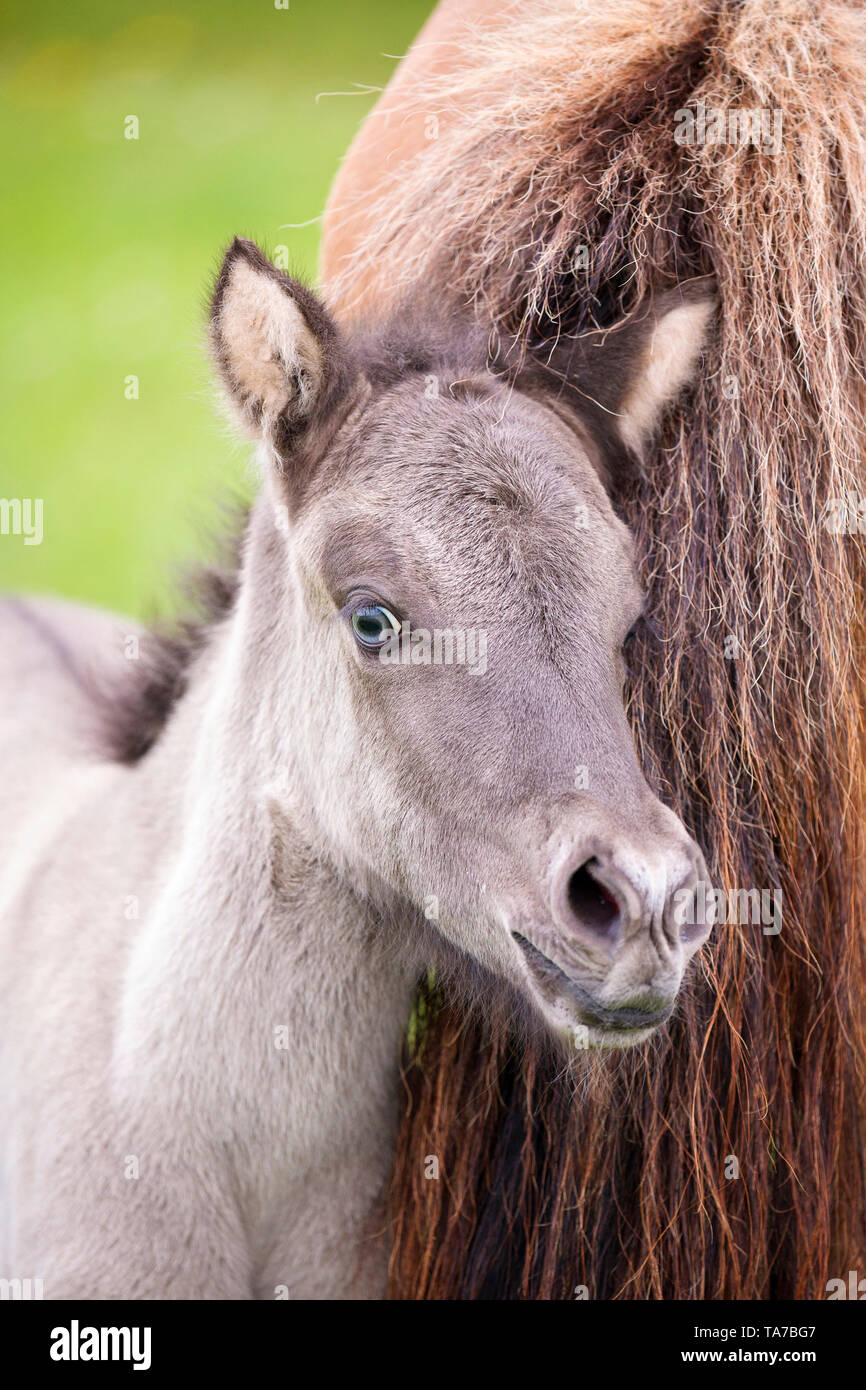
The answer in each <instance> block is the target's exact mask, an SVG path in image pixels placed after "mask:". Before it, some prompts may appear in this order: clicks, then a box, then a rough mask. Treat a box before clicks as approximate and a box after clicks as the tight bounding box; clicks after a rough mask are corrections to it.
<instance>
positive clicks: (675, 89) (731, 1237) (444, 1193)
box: [323, 0, 866, 1298]
mask: <svg viewBox="0 0 866 1390" xmlns="http://www.w3.org/2000/svg"><path fill="white" fill-rule="evenodd" d="M864 118H866V13H864V11H863V9H862V6H860V5H859V4H854V3H845V2H844V0H842V2H841V3H828V0H818V3H813V0H809V3H806V0H718V2H717V3H713V4H710V5H707V4H704V3H698V0H622V3H619V2H618V0H607V3H601V4H598V3H593V0H578V2H577V3H574V0H559V2H558V3H550V2H549V0H546V2H544V0H542V2H541V3H534V4H533V5H532V6H520V5H511V6H504V7H503V6H501V5H494V4H490V3H488V0H460V3H456V0H443V3H442V4H440V5H439V7H438V8H437V10H436V11H435V13H434V15H433V17H432V19H431V20H430V22H429V24H428V26H427V28H426V29H425V30H424V32H423V33H422V35H421V37H420V38H419V40H418V42H417V44H416V45H415V46H414V47H413V49H412V51H411V52H410V54H409V55H408V57H407V58H406V59H405V60H404V61H403V63H402V64H401V66H400V67H399V68H398V69H397V72H396V75H395V77H394V79H393V82H392V84H391V87H390V88H389V89H387V90H386V92H385V95H384V96H383V98H382V100H381V102H380V104H379V106H378V108H377V109H376V110H375V111H374V112H373V114H372V115H371V116H370V117H369V118H368V120H367V122H366V124H365V125H364V127H363V128H362V130H361V132H360V134H359V136H358V138H357V141H356V143H355V146H354V147H353V150H352V151H351V152H350V154H349V156H348V158H347V160H346V162H345V164H344V166H343V169H342V171H341V174H340V176H339V178H338V180H337V182H336V185H335V188H334V191H333V194H332V198H331V202H330V205H329V209H328V212H327V215H326V221H325V238H324V246H323V270H324V277H325V281H326V284H327V286H328V289H329V293H330V298H331V301H332V303H333V304H334V305H336V306H338V307H339V310H340V314H341V315H342V316H343V317H344V318H351V317H353V316H355V315H357V314H358V313H360V312H363V311H364V310H365V309H366V310H369V307H370V306H371V305H373V304H375V305H377V306H380V305H381V304H382V303H383V302H387V301H388V300H389V298H390V297H392V296H394V295H398V296H399V295H402V294H405V293H406V292H407V290H408V289H409V288H410V287H411V286H412V285H417V284H422V283H423V284H426V285H431V284H432V285H437V286H438V287H439V288H440V290H441V291H442V292H443V293H444V292H446V291H447V292H449V293H451V294H453V295H455V296H456V297H457V298H458V299H460V300H462V301H463V302H466V303H471V304H472V305H473V306H474V310H475V313H476V315H477V317H478V319H479V320H480V322H482V323H483V324H487V325H495V326H497V327H498V328H499V329H500V330H504V331H506V332H508V333H512V334H514V335H515V336H516V337H517V339H518V340H519V341H520V342H522V343H523V344H524V345H525V346H526V347H527V348H528V349H529V350H530V351H533V352H539V350H540V351H542V352H544V351H545V350H547V349H549V348H550V346H551V345H552V344H556V343H557V342H558V341H561V338H562V335H568V334H574V333H577V334H580V333H581V332H583V331H585V330H587V329H588V328H590V327H592V326H593V325H594V324H596V323H598V322H601V323H606V322H609V321H611V320H612V319H615V318H616V316H617V315H618V314H621V313H622V312H623V311H624V310H627V309H628V308H629V307H630V306H631V305H633V304H634V303H635V302H637V301H638V300H640V299H641V297H642V296H643V295H644V294H645V293H646V292H647V290H648V288H649V287H650V286H652V285H657V284H660V283H661V284H664V283H669V282H673V281H675V280H679V279H682V278H683V276H684V275H686V276H688V275H695V274H707V273H711V274H713V275H714V276H715V278H716V281H717V283H718V285H719V290H720V297H721V323H720V332H719V336H718V338H717V339H716V340H715V344H714V348H713V355H712V357H711V360H710V365H709V368H708V370H707V371H706V372H705V373H704V374H703V375H702V377H701V379H700V381H699V383H698V386H697V390H696V393H695V396H694V399H693V400H692V401H691V402H690V404H689V407H688V410H687V411H685V412H684V413H682V414H681V415H680V416H679V417H673V418H672V419H671V421H670V423H669V426H668V429H667V431H666V433H665V435H664V437H663V438H662V439H661V440H660V442H659V443H658V445H657V447H656V448H655V450H654V451H653V452H652V453H651V455H650V457H649V458H648V459H647V461H646V464H645V466H644V468H643V469H642V470H641V471H640V473H639V474H638V476H636V477H634V478H632V479H624V478H623V477H622V476H620V477H619V478H618V480H617V483H616V485H615V489H614V496H615V500H616V505H617V507H618V509H619V511H620V513H621V515H622V516H623V517H624V518H625V519H626V520H627V522H628V523H629V525H630V527H631V528H632V530H633V532H634V533H635V534H636V536H637V537H638V541H639V551H640V555H641V563H642V569H643V575H644V578H645V580H646V582H647V585H648V589H649V594H650V604H649V609H648V621H646V622H645V623H644V624H643V625H642V626H641V628H640V630H639V632H638V635H637V640H636V642H635V644H634V647H633V649H632V657H631V662H630V669H631V675H632V682H633V685H632V700H631V710H632V718H633V723H634V727H635V730H636V733H637V737H638V741H639V744H640V749H641V755H642V760H643V764H644V767H645V769H646V770H647V774H648V776H649V778H650V781H651V783H652V784H653V785H654V786H655V787H656V788H657V789H658V790H659V791H660V792H662V793H663V795H664V796H665V798H666V799H669V800H670V802H671V804H673V805H674V806H676V808H677V809H678V811H679V813H680V815H681V816H682V818H683V819H684V821H685V823H686V824H687V825H688V826H689V827H690V828H691V829H692V830H693V831H694V832H695V833H696V835H697V837H698V839H699V840H700V842H701V844H702V845H703V847H704V848H705V850H706V851H707V852H708V854H710V856H711V859H712V864H711V868H712V875H713V878H714V880H715V881H716V882H718V883H721V884H722V885H724V887H725V888H727V889H728V890H730V891H732V892H733V893H736V894H740V893H741V892H742V891H743V890H745V889H754V888H758V889H760V890H763V891H765V892H771V893H781V895H782V901H783V904H784V907H783V913H782V923H781V930H778V931H777V930H776V929H775V928H774V927H768V926H767V924H766V923H763V924H762V923H761V922H760V920H755V917H754V915H753V914H747V915H746V917H745V920H743V919H742V914H741V915H740V917H739V918H738V920H736V921H734V922H729V923H728V925H726V926H722V927H720V928H719V929H718V931H717V933H716V939H715V945H714V947H713V952H712V964H711V967H710V969H709V970H708V971H707V972H706V973H705V974H704V975H703V976H702V977H701V979H700V981H699V984H698V986H697V988H696V989H695V990H694V991H693V992H692V993H691V994H690V995H689V997H688V1000H687V1003H686V1005H685V1007H684V1008H683V1009H682V1010H680V1011H679V1012H678V1014H677V1017H676V1018H675V1019H674V1020H673V1021H672V1023H671V1024H670V1025H669V1027H668V1029H667V1030H666V1032H665V1034H664V1038H663V1041H661V1042H659V1041H658V1040H656V1042H655V1043H654V1044H653V1045H652V1047H650V1048H647V1049H646V1050H645V1051H644V1052H643V1053H636V1054H632V1055H631V1056H630V1057H629V1058H628V1059H627V1060H623V1059H619V1060H618V1062H617V1066H616V1069H615V1071H614V1073H613V1074H612V1075H610V1076H609V1077H602V1076H596V1078H595V1080H594V1082H593V1084H592V1085H591V1086H590V1087H589V1088H588V1089H586V1090H584V1091H582V1092H581V1094H580V1096H579V1098H578V1099H575V1098H574V1097H573V1096H572V1094H571V1092H570V1091H569V1090H568V1089H567V1088H564V1087H562V1086H558V1085H557V1084H556V1082H555V1080H552V1079H551V1077H550V1075H549V1074H548V1071H547V1069H546V1068H545V1067H544V1066H543V1065H542V1064H541V1062H540V1061H539V1059H538V1058H537V1057H536V1056H535V1055H534V1053H533V1052H532V1050H531V1049H530V1050H529V1051H527V1050H526V1049H525V1048H522V1047H520V1046H519V1045H518V1044H516V1043H515V1041H514V1040H513V1039H511V1038H510V1037H509V1036H508V1033H507V1031H503V1030H499V1029H497V1028H495V1027H492V1026H490V1025H489V1024H485V1023H484V1022H478V1021H477V1020H476V1021H474V1022H473V1021H468V1020H467V1018H466V1017H465V1010H464V1008H463V1006H462V1004H461V1002H460V1001H459V1000H457V1001H454V1000H451V1001H449V1000H448V999H447V996H446V998H445V1001H444V1004H443V1001H442V1000H441V998H440V999H439V1000H438V1001H437V1003H438V1005H439V1008H438V1012H437V1013H436V1014H435V1018H434V1019H433V1020H432V1021H430V1020H428V1026H427V1028H426V1030H425V1035H424V1048H423V1053H422V1055H421V1057H420V1059H419V1061H418V1062H417V1063H416V1064H415V1065H414V1066H413V1067H411V1068H410V1070H409V1073H408V1076H407V1083H408V1102H407V1106H406V1110H405V1114H404V1119H403V1126H402V1132H401V1140H400V1145H399V1152H398V1162H397V1165H396V1168H395V1175H394V1180H393V1186H392V1210H393V1220H394V1226H393V1260H392V1282H391V1289H392V1292H393V1293H395V1294H398V1295H403V1296H410V1297H426V1298H430V1297H449V1296H461V1297H478V1296H484V1295H485V1294H491V1295H494V1296H498V1297H508V1296H518V1295H520V1296H524V1297H551V1296H560V1297H562V1296H566V1297H567V1296H571V1291H572V1290H573V1289H574V1288H575V1287H576V1286H579V1285H582V1286H584V1287H585V1288H586V1289H587V1290H588V1291H589V1293H590V1294H591V1295H592V1296H601V1297H625V1298H644V1297H666V1298H683V1297H716V1298H733V1297H741V1298H743V1297H745V1298H766V1297H791V1296H798V1297H823V1296H825V1289H826V1287H827V1281H828V1280H829V1279H831V1278H838V1277H842V1278H844V1277H845V1276H846V1271H848V1269H849V1268H855V1269H856V1268H859V1269H860V1270H861V1271H862V1270H863V1268H864V1265H866V1237H864V1206H866V1195H864V1194H866V1180H864V1166H863V1148H864V1144H863V1139H864V1126H863V1104H862V1102H863V1088H864V1077H866V1048H864V1019H866V969H864V929H863V881H862V864H863V830H862V826H863V810H864V807H863V770H864V762H863V741H862V729H863V681H862V662H863V598H862V595H863V591H864V586H863V578H864V576H863V550H862V540H861V539H860V532H861V529H862V525H861V522H860V521H859V519H858V518H859V517H860V516H862V514H863V504H862V493H863V481H862V467H863V465H862V460H863V452H864V404H866V402H864V385H863V361H864V339H863V334H864V329H863V323H864V309H866V273H864V272H866V259H864V255H866V178H864V171H866V163H864V160H866V147H864V136H863V131H864V129H866V125H864ZM568 394H569V393H568V390H567V388H566V389H565V390H564V395H566V396H567V395H568ZM429 1153H434V1154H437V1155H438V1156H439V1163H440V1171H441V1172H442V1173H443V1175H444V1177H445V1180H444V1181H440V1182H438V1183H437V1182H430V1181H425V1180H424V1167H423V1156H424V1155H425V1154H429Z"/></svg>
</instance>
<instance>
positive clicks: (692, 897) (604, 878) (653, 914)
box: [512, 805, 710, 1045]
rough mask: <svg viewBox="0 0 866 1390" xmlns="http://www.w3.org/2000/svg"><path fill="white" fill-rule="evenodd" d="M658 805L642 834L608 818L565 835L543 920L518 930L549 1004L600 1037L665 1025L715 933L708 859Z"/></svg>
mask: <svg viewBox="0 0 866 1390" xmlns="http://www.w3.org/2000/svg"><path fill="white" fill-rule="evenodd" d="M655 811H656V815H655V816H654V818H653V820H654V822H655V824H656V826H657V827H658V828H657V829H656V830H655V833H653V832H652V831H649V830H648V831H647V832H646V833H644V834H643V835H642V836H641V837H639V836H638V835H636V834H635V835H628V834H626V833H625V832H623V831H618V830H616V829H614V828H613V826H612V825H610V826H609V827H608V828H606V829H605V828H603V827H604V824H605V818H604V817H603V816H600V817H597V818H595V824H594V825H593V828H592V830H591V832H590V833H584V834H579V833H578V834H576V835H574V836H572V837H571V839H570V841H569V840H568V839H566V840H565V841H564V840H563V836H562V834H561V833H560V834H559V836H558V837H557V848H556V849H555V850H554V852H553V854H552V858H551V861H550V869H549V877H548V905H547V915H546V920H544V921H542V922H539V923H537V924H535V925H532V924H529V923H525V924H523V925H521V926H519V927H517V929H516V930H513V931H512V935H513V937H514V940H515V942H516V944H517V945H518V947H519V948H520V953H521V957H522V961H523V966H524V969H525V971H526V974H527V975H528V977H529V982H530V985H531V990H532V993H533V994H534V995H535V997H536V999H537V1001H538V1002H539V1003H540V1004H541V1006H542V1009H543V1010H544V1011H545V1012H552V1014H553V1015H554V1017H555V1019H556V1021H557V1022H559V1023H562V1022H565V1023H566V1024H568V1023H571V1024H572V1025H574V1024H581V1025H583V1026H584V1027H585V1028H587V1029H589V1030H591V1031H592V1033H593V1035H594V1036H595V1040H596V1041H597V1042H600V1043H604V1042H608V1043H611V1044H613V1045H617V1044H619V1045H623V1044H624V1043H625V1042H629V1041H638V1040H640V1037H641V1036H645V1035H646V1034H647V1033H648V1032H650V1031H651V1030H652V1029H654V1028H657V1027H658V1026H659V1025H660V1024H662V1023H664V1022H665V1020H666V1019H667V1018H669V1017H670V1014H671V1012H672V1010H673V1006H674V1002H675V999H676V994H677V991H678V989H679V986H680V983H681V981H682V977H683V972H684V970H685V968H686V965H687V964H688V961H689V960H690V959H691V957H692V956H693V955H694V953H695V952H696V951H697V950H698V949H699V948H700V947H701V946H702V945H703V943H704V942H705V941H706V939H707V937H708V936H709V934H710V927H709V926H707V925H706V923H705V922H701V921H700V920H698V911H697V896H696V895H697V888H698V885H699V883H700V882H701V881H702V880H703V881H706V877H707V871H706V866H705V864H704V860H703V856H702V855H701V853H700V850H699V849H698V847H697V845H696V844H695V843H694V841H693V840H692V839H691V838H690V837H689V836H688V835H687V833H686V831H685V829H684V828H683V826H682V825H681V824H680V822H679V821H678V820H677V818H676V817H675V816H674V815H673V814H672V813H670V812H667V811H664V810H663V808H661V807H660V806H658V805H656V807H655ZM599 820H601V826H602V828H600V826H599ZM651 823H653V822H652V821H651ZM515 925H516V924H515Z"/></svg>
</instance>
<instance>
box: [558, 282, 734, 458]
mask: <svg viewBox="0 0 866 1390" xmlns="http://www.w3.org/2000/svg"><path fill="white" fill-rule="evenodd" d="M717 304H718V295H717V293H716V288H715V284H714V282H713V280H712V278H711V277H710V276H703V277H702V278H701V279H698V280H692V281H689V282H687V283H685V284H683V285H680V286H678V287H677V288H675V289H672V290H666V291H664V292H662V293H659V294H656V295H655V296H653V298H652V300H650V301H645V302H644V303H643V304H640V305H638V307H637V309H635V310H634V312H633V313H631V314H629V315H628V316H627V317H626V318H625V319H622V320H621V321H620V322H619V323H617V324H614V325H613V326H612V327H611V328H606V329H603V330H601V331H598V332H592V333H588V334H583V335H580V336H577V337H574V338H568V337H563V338H560V340H559V342H558V343H557V345H556V347H555V348H554V349H553V351H552V352H551V353H550V354H549V356H546V357H543V359H542V366H543V369H544V370H545V373H546V375H547V389H548V390H550V389H551V387H552V386H556V388H557V389H558V391H560V392H561V395H560V399H562V400H563V401H564V402H570V404H571V405H572V406H573V407H574V408H575V409H576V410H577V411H578V413H579V414H580V415H582V416H583V417H584V418H585V419H588V420H589V422H590V424H591V425H592V426H593V432H594V433H595V435H596V436H597V438H598V439H599V441H600V443H601V444H602V446H603V447H604V446H606V448H605V452H606V454H607V455H608V456H611V455H613V456H615V455H616V454H617V453H618V452H621V451H622V447H623V446H625V448H626V449H627V450H628V452H629V453H631V454H632V455H637V457H638V458H640V457H642V456H643V453H644V451H645V449H646V447H647V445H648V443H649V442H650V440H651V439H652V436H653V434H654V433H655V431H656V429H657V428H658V426H659V424H660V422H661V418H662V415H663V414H664V411H665V409H666V407H667V406H669V405H671V404H672V403H673V402H674V400H676V398H677V397H678V396H679V395H680V393H681V392H682V391H683V389H684V388H685V387H686V386H687V385H688V384H689V382H691V381H692V380H693V379H694V377H695V374H696V372H697V368H698V363H699V361H700V356H701V351H702V349H703V348H704V346H705V344H706V342H707V339H708V337H709V332H710V321H711V319H712V317H713V314H714V312H715V310H716V307H717Z"/></svg>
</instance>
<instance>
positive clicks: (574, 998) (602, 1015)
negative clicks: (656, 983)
mask: <svg viewBox="0 0 866 1390" xmlns="http://www.w3.org/2000/svg"><path fill="white" fill-rule="evenodd" d="M511 935H512V936H513V938H514V940H515V941H516V942H517V944H518V946H519V947H520V949H521V951H522V952H523V956H524V959H525V961H526V964H527V966H528V968H529V973H530V975H531V977H532V979H533V982H534V983H535V985H536V987H537V988H538V990H539V993H540V994H541V996H542V998H543V999H544V1000H545V1001H546V1002H547V1003H548V1004H551V1005H555V1004H556V1003H557V1001H559V1000H563V999H564V1000H565V1001H566V1002H567V1003H569V1004H571V1005H572V1006H573V1007H574V1008H575V1009H576V1011H577V1014H578V1017H579V1021H580V1022H581V1023H583V1024H585V1025H587V1026H588V1027H590V1028H593V1029H596V1030H597V1031H598V1032H600V1033H615V1034H620V1035H621V1034H625V1033H645V1032H649V1031H651V1030H652V1029H653V1028H658V1026H659V1024H661V1023H664V1022H665V1020H666V1019H668V1018H670V1016H671V1014H672V1012H673V1007H674V1006H673V1001H664V1002H662V1001H661V1000H659V999H658V998H655V999H647V1000H646V1003H645V1005H642V1006H641V1007H635V1006H632V1005H624V1006H623V1007H622V1008H612V1007H611V1006H610V1005H608V1004H602V1003H601V1002H600V1001H599V1000H598V999H596V998H595V997H594V996H593V995H592V994H591V993H590V992H589V990H588V989H586V988H585V986H584V985H581V984H579V983H578V981H577V980H574V979H572V977H571V976H570V975H568V974H566V972H565V971H564V970H563V969H562V968H561V966H559V965H557V964H556V962H555V961H552V960H551V959H550V957H549V956H546V955H545V954H544V952H543V951H540V950H539V949H538V947H537V946H535V945H533V943H532V942H531V941H528V940H527V939H526V937H525V936H521V934H520V932H516V931H513V932H512V933H511Z"/></svg>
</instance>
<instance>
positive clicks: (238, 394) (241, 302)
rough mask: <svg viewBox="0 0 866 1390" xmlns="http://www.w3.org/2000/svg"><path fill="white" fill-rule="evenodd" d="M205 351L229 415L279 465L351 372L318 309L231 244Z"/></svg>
mask: <svg viewBox="0 0 866 1390" xmlns="http://www.w3.org/2000/svg"><path fill="white" fill-rule="evenodd" d="M210 337H211V346H212V348H213V352H214V356H215V358H216V362H217V365H218V367H219V371H220V375H221V378H222V382H223V386H224V387H225V390H226V394H227V396H228V400H229V402H230V404H231V405H232V407H233V409H234V413H235V415H236V416H237V418H238V419H239V421H240V423H241V425H242V426H243V427H244V429H245V430H246V431H247V433H249V434H251V435H253V436H254V437H256V438H261V439H265V440H266V441H267V442H268V443H270V444H271V446H272V447H273V448H274V449H275V450H276V452H277V454H278V455H279V457H280V459H281V460H284V459H285V458H286V457H287V456H288V454H290V453H291V452H292V450H293V449H294V448H295V447H296V446H298V445H299V444H300V443H301V442H302V440H303V439H304V438H305V437H306V436H307V435H308V433H309V431H310V430H311V428H312V427H313V426H315V425H316V424H321V423H322V422H324V420H325V419H326V418H327V417H328V415H329V414H330V412H331V408H332V406H333V405H334V404H335V403H336V401H337V400H338V398H339V396H340V395H341V394H342V393H343V392H344V391H345V390H346V389H347V388H348V385H349V382H350V379H351V375H352V374H351V371H350V369H349V364H348V360H347V357H346V354H345V353H344V350H343V346H342V342H341V339H340V334H339V332H338V330H337V328H336V325H335V324H334V322H333V320H332V319H331V316H330V314H329V313H328V311H327V310H326V309H325V307H324V305H323V304H322V303H321V302H320V301H319V300H318V299H317V298H316V296H315V295H314V294H313V293H312V291H311V290H308V289H307V288H306V287H305V286H304V285H302V284H300V282H299V281H297V280H293V279H292V278H291V277H290V276H288V275H286V274H284V272H283V271H281V270H278V269H277V268H276V266H274V265H272V264H271V262H270V261H269V260H268V259H267V257H266V256H264V255H263V254H262V252H261V251H260V250H259V248H258V246H256V244H255V242H252V241H245V240H241V238H239V237H236V238H235V240H234V241H233V242H232V244H231V246H230V247H229V249H228V251H227V252H226V255H225V259H224V260H223V263H222V269H221V270H220V273H219V278H218V280H217V283H216V288H215V289H214V294H213V300H212V303H211V326H210Z"/></svg>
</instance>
